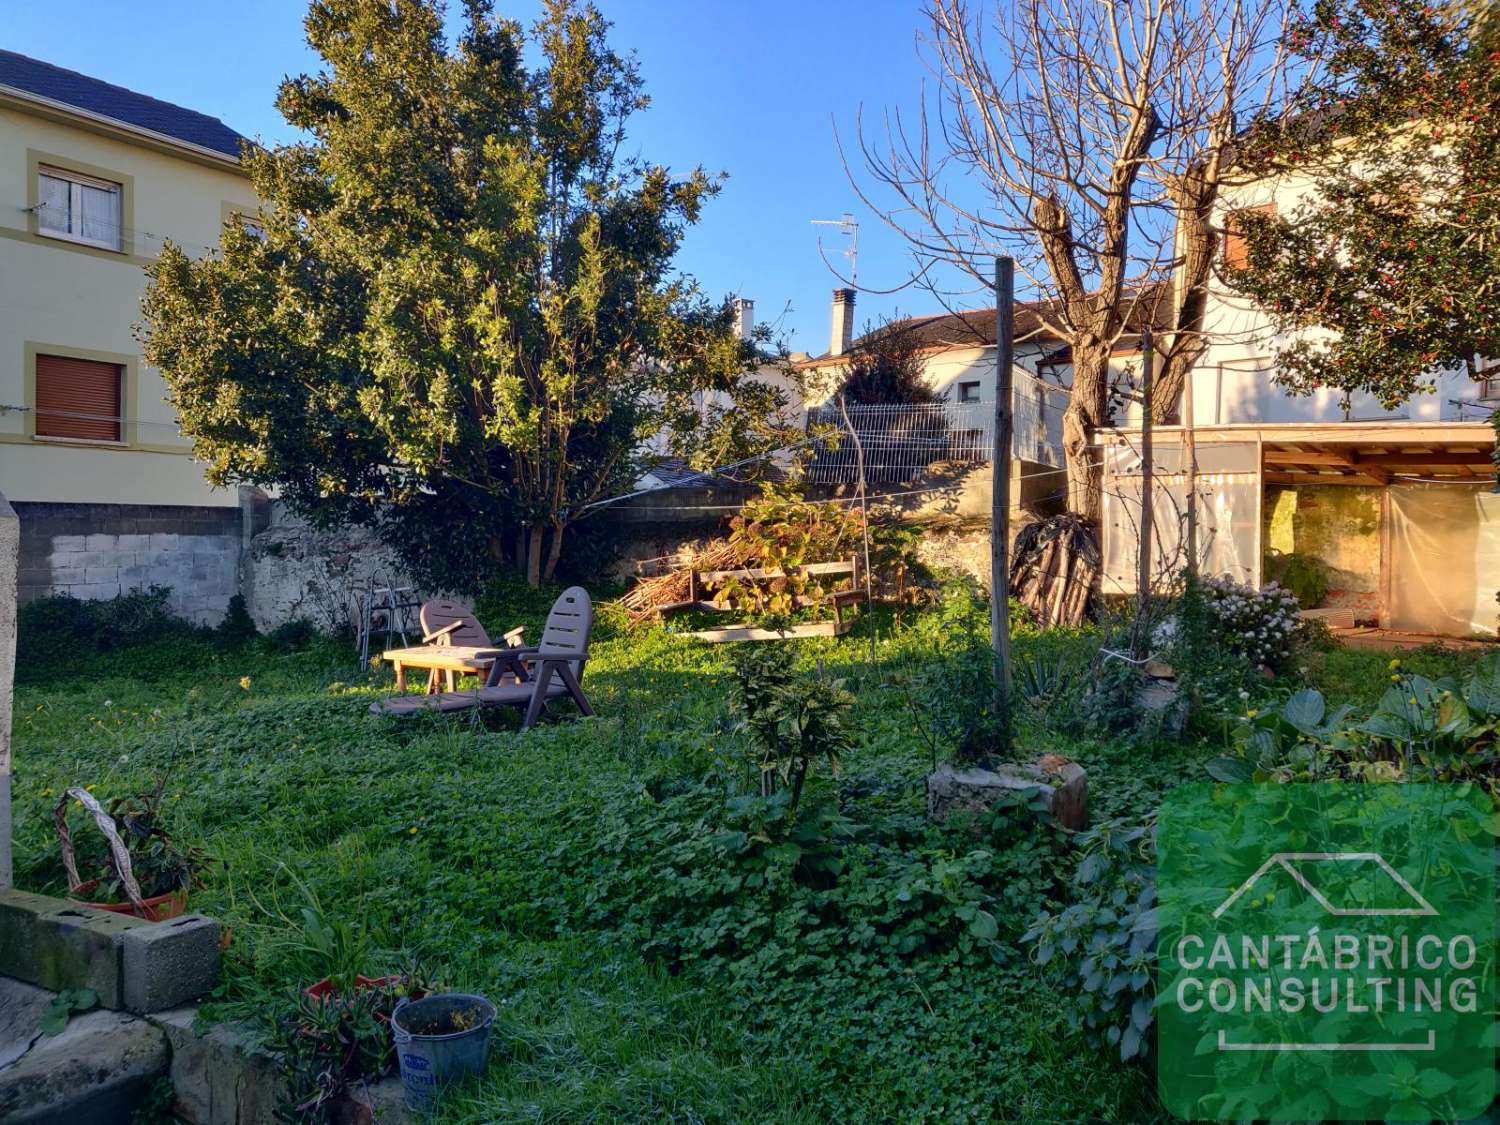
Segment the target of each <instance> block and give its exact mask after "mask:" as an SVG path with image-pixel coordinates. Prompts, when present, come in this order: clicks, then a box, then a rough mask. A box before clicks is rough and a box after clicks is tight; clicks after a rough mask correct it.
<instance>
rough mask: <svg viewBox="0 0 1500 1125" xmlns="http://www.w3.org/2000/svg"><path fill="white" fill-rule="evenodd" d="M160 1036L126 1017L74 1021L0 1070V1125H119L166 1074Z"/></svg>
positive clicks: (102, 1014) (98, 1014) (97, 1014)
mask: <svg viewBox="0 0 1500 1125" xmlns="http://www.w3.org/2000/svg"><path fill="white" fill-rule="evenodd" d="M168 1063H169V1057H168V1053H167V1040H166V1036H165V1035H163V1034H162V1032H161V1031H160V1030H159V1029H158V1028H155V1027H153V1026H152V1025H151V1024H149V1023H147V1022H146V1021H145V1020H139V1019H136V1018H134V1017H133V1016H128V1015H125V1014H124V1013H122V1012H106V1011H94V1012H86V1013H84V1014H82V1015H78V1016H74V1017H73V1018H72V1020H70V1021H69V1022H68V1026H67V1028H66V1030H64V1031H63V1033H62V1034H61V1035H57V1036H46V1035H44V1036H41V1037H40V1038H38V1039H37V1040H36V1041H35V1043H34V1044H33V1045H32V1046H31V1049H30V1050H29V1051H27V1052H26V1054H25V1055H23V1056H22V1057H21V1058H20V1059H19V1060H17V1061H16V1062H14V1063H13V1064H12V1065H10V1066H8V1067H6V1068H4V1069H3V1070H0V1121H4V1122H7V1125H41V1123H43V1122H67V1125H114V1123H117V1122H125V1121H129V1120H130V1114H131V1110H132V1109H133V1108H134V1107H135V1105H136V1103H137V1102H139V1100H140V1099H141V1098H142V1097H143V1096H144V1095H145V1093H146V1091H147V1090H148V1089H149V1087H150V1085H151V1083H152V1082H154V1081H155V1080H156V1079H157V1078H158V1077H160V1076H161V1075H163V1074H165V1073H166V1072H167V1067H168Z"/></svg>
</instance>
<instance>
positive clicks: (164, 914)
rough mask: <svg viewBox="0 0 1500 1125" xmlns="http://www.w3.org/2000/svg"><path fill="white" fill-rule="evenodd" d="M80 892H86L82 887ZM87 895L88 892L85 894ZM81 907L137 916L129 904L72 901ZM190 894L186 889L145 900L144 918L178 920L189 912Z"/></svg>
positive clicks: (82, 900)
mask: <svg viewBox="0 0 1500 1125" xmlns="http://www.w3.org/2000/svg"><path fill="white" fill-rule="evenodd" d="M79 890H81V891H82V890H84V888H83V887H80V888H79ZM85 893H87V892H85ZM70 901H73V902H76V903H78V905H79V906H87V907H88V908H89V909H90V910H107V911H109V913H111V914H129V915H131V916H134V915H135V907H133V906H131V905H130V903H128V902H88V901H86V900H84V899H72V900H70ZM187 901H188V893H187V889H186V888H182V889H179V890H175V891H168V892H167V893H166V894H164V895H154V896H153V897H151V898H148V899H143V900H142V903H143V904H144V905H145V907H146V913H145V914H144V915H143V917H144V918H145V919H146V921H148V922H165V921H166V920H167V919H168V918H176V917H177V916H178V915H179V914H183V913H186V911H187Z"/></svg>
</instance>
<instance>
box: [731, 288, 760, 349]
mask: <svg viewBox="0 0 1500 1125" xmlns="http://www.w3.org/2000/svg"><path fill="white" fill-rule="evenodd" d="M753 335H755V302H754V301H752V300H751V299H750V298H749V297H736V298H735V299H734V338H735V339H736V340H748V339H750V337H752V336H753Z"/></svg>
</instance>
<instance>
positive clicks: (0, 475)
mask: <svg viewBox="0 0 1500 1125" xmlns="http://www.w3.org/2000/svg"><path fill="white" fill-rule="evenodd" d="M242 141H243V138H241V137H240V136H239V134H237V133H235V132H234V131H233V130H232V129H230V128H228V127H227V126H225V125H224V124H223V123H222V122H220V121H218V120H217V119H215V118H212V117H207V116H205V115H203V114H199V113H195V112H193V111H191V110H188V109H184V108H182V107H180V106H174V105H170V104H168V103H165V102H161V101H158V100H156V99H154V98H150V97H146V96H145V95H142V94H138V93H135V92H134V91H130V90H126V89H123V88H121V87H118V86H112V85H110V84H108V83H104V82H100V81H98V80H96V79H92V78H89V77H87V76H85V75H82V74H77V73H75V72H73V71H68V70H64V69H62V68H59V67H54V66H51V65H49V64H47V63H44V62H40V61H38V60H34V59H30V58H26V57H25V56H21V55H17V54H14V53H11V52H5V51H0V492H3V493H4V494H5V496H6V497H7V498H8V499H9V500H10V501H11V502H12V503H13V504H14V506H15V508H16V511H17V513H18V514H19V516H20V518H21V529H22V531H21V535H22V543H21V568H20V574H19V585H20V594H21V597H22V599H30V598H34V597H38V596H41V595H43V594H47V593H70V594H73V595H76V596H79V597H87V598H98V597H113V596H114V595H116V594H119V593H121V592H126V591H129V590H132V589H137V588H145V587H149V586H152V585H161V586H168V587H171V589H172V591H173V593H172V605H173V608H174V609H175V610H176V611H177V612H179V613H181V614H183V615H185V616H187V617H190V618H193V619H195V620H198V621H204V622H214V621H217V620H218V619H219V618H220V617H222V616H223V613H224V609H225V607H226V606H227V604H228V601H229V598H230V597H231V596H232V595H233V593H234V592H235V591H236V589H237V574H238V566H239V557H240V550H241V543H242V513H241V507H240V499H239V496H238V494H237V492H236V491H235V490H226V489H217V488H214V487H212V486H210V485H209V484H208V483H207V481H206V480H205V479H204V475H203V470H202V467H201V466H200V465H198V464H197V463H195V462H194V460H193V459H192V456H191V449H190V446H189V443H188V441H187V439H185V438H184V437H183V436H182V434H181V433H180V431H179V429H178V426H177V423H176V420H175V417H174V414H173V411H172V408H171V406H170V404H169V403H168V401H167V397H166V396H167V388H166V385H165V383H164V381H163V379H162V377H161V375H160V373H159V372H157V371H155V370H154V369H152V368H150V367H148V366H147V365H146V364H145V363H143V362H142V360H141V355H140V352H141V349H140V344H139V342H138V341H137V339H136V325H137V324H138V322H139V321H140V319H141V307H140V302H141V296H142V293H143V290H144V287H145V267H146V266H147V265H149V264H150V262H151V261H152V260H153V259H154V258H155V256H156V255H157V254H158V253H159V252H160V250H161V247H162V245H163V242H164V241H166V240H168V239H170V240H171V241H172V242H174V243H176V244H177V245H179V246H181V247H183V248H184V249H185V250H186V251H187V252H188V253H189V254H193V255H201V254H207V253H211V252H212V250H213V248H214V247H215V246H216V245H217V244H218V241H219V235H220V232H221V230H222V229H223V227H224V224H225V223H226V221H229V219H230V218H231V217H232V216H234V215H236V214H242V215H246V216H254V215H255V214H256V211H257V205H256V199H255V195H254V192H253V191H252V190H251V187H250V183H249V180H248V178H247V177H246V175H245V174H244V171H243V169H242V168H241V167H240V162H239V152H240V145H241V143H242Z"/></svg>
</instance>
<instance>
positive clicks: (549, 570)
mask: <svg viewBox="0 0 1500 1125" xmlns="http://www.w3.org/2000/svg"><path fill="white" fill-rule="evenodd" d="M566 527H567V525H566V524H564V523H561V522H558V523H555V524H553V525H552V542H551V544H550V545H549V546H548V547H547V566H546V568H545V569H544V570H543V571H542V575H543V577H545V578H546V579H547V580H548V581H549V582H550V581H551V580H552V576H553V575H555V574H556V573H557V560H558V559H560V558H561V557H562V545H563V532H564V530H566Z"/></svg>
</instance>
